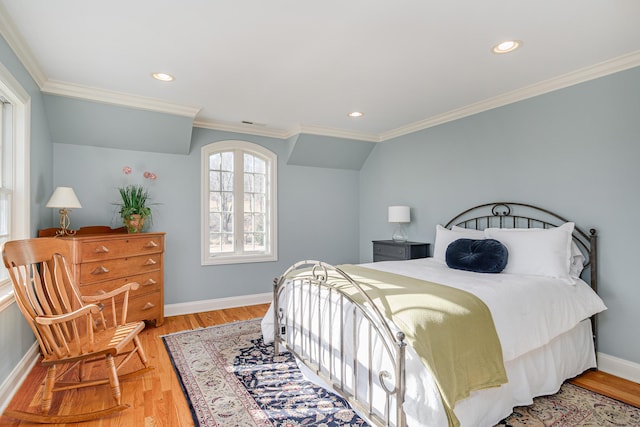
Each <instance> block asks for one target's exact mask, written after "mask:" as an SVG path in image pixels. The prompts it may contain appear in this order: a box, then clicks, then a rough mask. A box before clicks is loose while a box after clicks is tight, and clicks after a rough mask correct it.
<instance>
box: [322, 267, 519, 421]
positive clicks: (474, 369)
mask: <svg viewBox="0 0 640 427" xmlns="http://www.w3.org/2000/svg"><path fill="white" fill-rule="evenodd" d="M339 268H340V269H341V270H342V271H344V272H345V273H347V274H348V275H349V276H351V278H352V279H353V280H355V281H356V282H358V283H359V284H361V286H362V287H363V289H364V290H365V291H366V292H367V294H368V295H369V297H371V299H372V300H373V301H374V302H375V304H376V305H377V306H378V308H379V309H380V311H381V312H382V314H383V315H385V316H386V317H387V318H388V319H391V320H392V321H393V323H394V324H395V325H396V326H397V327H398V328H399V329H400V330H401V331H402V332H404V334H405V335H406V339H407V342H408V343H409V344H410V345H411V346H412V347H413V348H414V349H415V351H416V353H417V354H418V356H419V357H420V358H421V359H422V361H423V362H424V364H425V365H426V366H427V368H428V369H429V370H430V371H431V373H432V374H433V376H434V378H435V381H436V383H437V385H438V388H439V390H440V394H441V396H442V400H443V403H444V406H445V409H446V411H447V416H448V418H449V425H451V426H458V425H460V423H459V421H458V419H457V418H456V416H455V414H454V412H453V408H454V407H455V404H456V402H458V401H459V400H461V399H464V398H465V397H467V396H469V393H470V392H471V391H474V390H480V389H485V388H489V387H496V386H499V385H500V384H504V383H506V382H507V375H506V372H505V369H504V363H503V360H502V347H501V345H500V341H499V339H498V335H497V333H496V329H495V325H494V324H493V318H492V317H491V312H490V311H489V309H488V308H487V306H486V305H485V304H484V303H483V302H482V301H481V300H480V299H479V298H477V297H476V296H475V295H472V294H470V293H468V292H466V291H462V290H459V289H456V288H452V287H449V286H444V285H439V284H435V283H431V282H426V281H423V280H419V279H414V278H411V277H406V276H401V275H398V274H393V273H387V272H383V271H378V270H374V269H370V268H365V267H360V266H356V265H342V266H339ZM332 278H333V277H332ZM329 281H330V282H331V281H332V280H329ZM338 283H339V281H338ZM345 290H346V291H347V293H348V294H350V295H351V296H352V297H356V295H355V294H356V293H355V292H350V291H348V289H345ZM356 302H359V303H363V302H364V301H358V300H357V299H356Z"/></svg>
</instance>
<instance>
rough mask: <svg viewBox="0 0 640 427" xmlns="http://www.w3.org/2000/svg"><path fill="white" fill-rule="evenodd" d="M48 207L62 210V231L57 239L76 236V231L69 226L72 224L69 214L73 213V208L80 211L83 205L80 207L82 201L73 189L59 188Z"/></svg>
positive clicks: (58, 233) (59, 231) (57, 234)
mask: <svg viewBox="0 0 640 427" xmlns="http://www.w3.org/2000/svg"><path fill="white" fill-rule="evenodd" d="M46 207H48V208H59V209H60V230H58V232H57V233H56V237H57V236H72V235H74V234H76V230H69V225H70V224H71V220H70V219H69V212H71V209H72V208H73V209H80V208H81V207H82V205H80V201H78V198H77V197H76V193H74V191H73V188H71V187H57V188H56V190H55V191H54V192H53V194H52V195H51V198H50V199H49V201H48V202H47V205H46Z"/></svg>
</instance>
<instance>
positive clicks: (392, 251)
mask: <svg viewBox="0 0 640 427" xmlns="http://www.w3.org/2000/svg"><path fill="white" fill-rule="evenodd" d="M373 254H374V255H378V256H386V257H391V258H399V259H405V258H406V256H407V247H406V246H396V245H385V244H377V245H373Z"/></svg>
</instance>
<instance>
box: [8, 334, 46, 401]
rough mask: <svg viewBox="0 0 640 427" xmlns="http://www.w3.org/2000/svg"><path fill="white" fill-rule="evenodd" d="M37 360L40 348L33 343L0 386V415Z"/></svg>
mask: <svg viewBox="0 0 640 427" xmlns="http://www.w3.org/2000/svg"><path fill="white" fill-rule="evenodd" d="M38 359H40V347H39V346H38V342H37V341H35V342H34V343H33V345H32V346H31V347H30V348H29V350H27V352H26V353H25V355H24V356H23V357H22V359H21V360H20V363H18V364H17V365H16V367H15V368H13V371H11V373H10V374H9V376H8V377H7V378H6V379H5V380H4V382H3V383H2V385H0V413H2V412H4V410H5V409H6V408H7V406H8V405H9V403H10V402H11V399H13V396H14V395H15V394H16V392H17V391H18V389H19V388H20V385H21V384H22V383H23V382H24V380H25V379H26V378H27V375H28V374H29V372H31V369H33V367H34V366H35V364H36V363H37V362H38Z"/></svg>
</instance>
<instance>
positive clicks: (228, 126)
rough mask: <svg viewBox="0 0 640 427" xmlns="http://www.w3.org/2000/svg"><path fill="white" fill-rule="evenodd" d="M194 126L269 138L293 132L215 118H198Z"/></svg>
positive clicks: (283, 136) (286, 136)
mask: <svg viewBox="0 0 640 427" xmlns="http://www.w3.org/2000/svg"><path fill="white" fill-rule="evenodd" d="M193 126H194V127H198V128H202V129H212V130H219V131H222V132H234V133H244V134H248V135H256V136H266V137H268V138H278V139H287V138H289V137H290V136H291V133H290V132H288V131H286V130H282V129H276V128H270V127H266V126H261V125H250V124H244V123H230V122H222V121H215V120H196V121H194V122H193Z"/></svg>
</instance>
